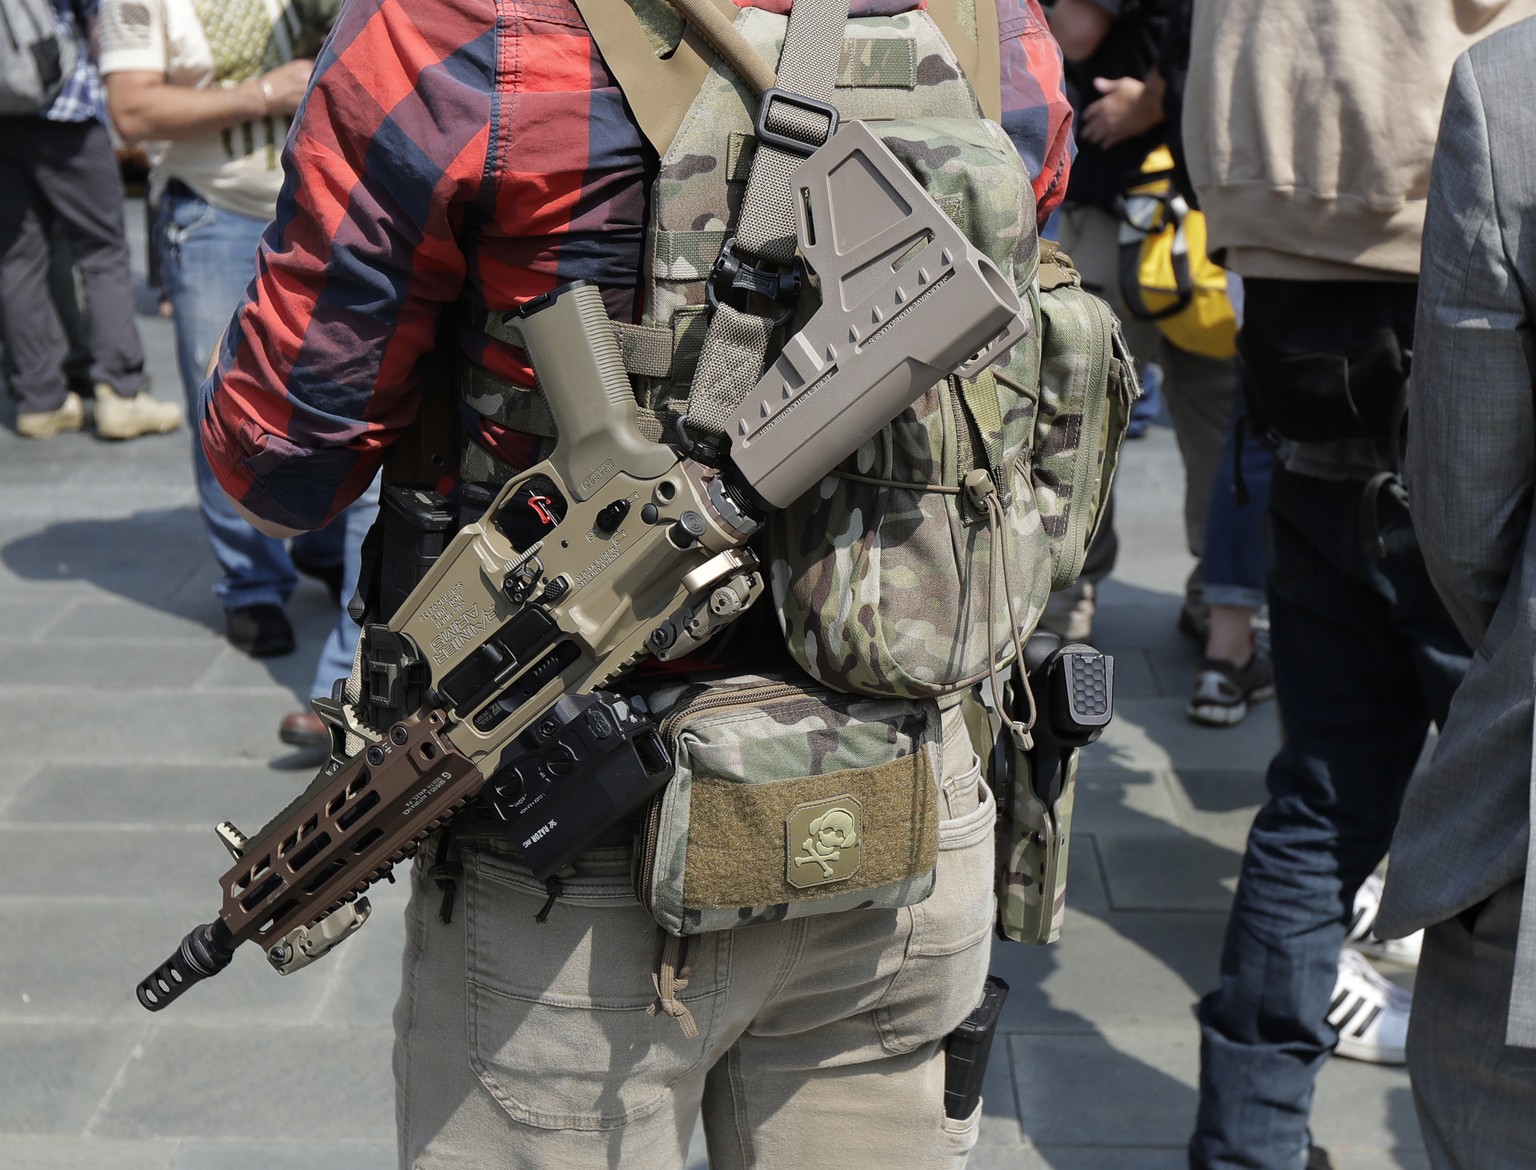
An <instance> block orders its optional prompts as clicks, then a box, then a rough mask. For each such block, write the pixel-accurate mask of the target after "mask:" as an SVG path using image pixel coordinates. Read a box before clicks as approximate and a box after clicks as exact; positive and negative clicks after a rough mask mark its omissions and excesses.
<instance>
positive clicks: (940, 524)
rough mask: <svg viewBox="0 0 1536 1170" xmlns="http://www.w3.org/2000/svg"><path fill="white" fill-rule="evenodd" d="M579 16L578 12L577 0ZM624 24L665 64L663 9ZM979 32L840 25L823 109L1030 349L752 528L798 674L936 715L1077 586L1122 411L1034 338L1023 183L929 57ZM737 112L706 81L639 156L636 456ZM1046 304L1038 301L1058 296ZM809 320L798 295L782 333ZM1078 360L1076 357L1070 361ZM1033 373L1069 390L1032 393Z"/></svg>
mask: <svg viewBox="0 0 1536 1170" xmlns="http://www.w3.org/2000/svg"><path fill="white" fill-rule="evenodd" d="M580 6H581V7H582V8H583V11H584V13H585V12H586V10H587V9H588V8H589V7H591V6H592V0H581V4H580ZM632 7H633V10H634V12H635V13H636V14H637V15H638V16H639V17H640V26H641V28H643V29H644V31H645V34H646V36H647V37H648V38H649V42H650V45H651V47H652V49H653V50H654V51H655V52H657V53H661V54H665V53H668V52H670V51H672V50H673V49H674V48H675V47H676V46H677V45H678V38H679V36H680V35H682V32H683V29H682V24H681V18H680V17H677V16H676V14H675V13H673V12H672V10H671V9H670V8H666V7H664V6H662V5H661V4H659V3H657V2H656V0H638V2H636V3H634V4H633V5H632ZM930 13H931V15H930ZM936 18H937V19H938V20H942V21H943V22H944V24H945V25H946V26H947V27H946V31H947V33H948V37H947V38H946V35H945V33H944V32H941V29H940V26H939V24H937V23H936ZM987 18H990V20H991V21H992V24H991V25H990V26H989V27H990V28H992V29H995V19H996V18H995V13H994V12H992V10H991V8H990V6H989V5H986V4H985V3H983V4H982V5H981V7H980V16H978V6H977V5H976V4H975V0H958V2H956V0H949V2H948V3H947V4H934V5H930V8H929V10H927V11H907V12H902V13H897V14H895V15H891V16H861V17H852V18H850V19H849V20H848V21H847V24H846V26H845V28H844V31H843V46H842V53H841V58H840V61H839V64H838V71H837V84H836V90H835V96H834V98H833V104H835V105H836V106H837V108H838V110H839V112H840V114H841V117H842V119H843V120H844V121H848V120H854V119H857V120H864V121H866V122H867V124H868V125H869V126H870V128H871V129H873V130H874V131H875V132H876V134H878V135H879V137H880V138H881V139H882V141H883V142H884V143H885V145H886V146H887V147H889V148H890V150H891V151H892V153H894V154H895V155H896V156H897V157H898V158H899V159H900V160H901V161H902V162H903V163H905V164H906V165H907V167H908V168H909V169H910V170H911V171H912V172H913V174H914V175H916V176H917V178H918V179H919V181H920V182H921V183H922V184H923V186H924V187H925V188H926V190H927V191H928V192H929V193H930V194H931V195H932V196H933V197H934V199H935V201H936V202H937V203H938V204H939V205H940V206H941V207H942V208H943V209H944V211H945V212H946V213H947V214H948V215H949V216H950V218H951V219H952V220H953V221H954V222H955V223H956V225H957V226H959V227H960V228H961V230H962V231H964V232H965V234H966V235H967V236H968V237H969V238H970V239H971V240H972V241H973V242H974V243H975V244H976V245H977V246H978V247H979V248H980V249H981V250H982V251H983V252H985V253H986V254H987V255H988V256H989V258H990V259H991V260H992V261H993V262H994V263H996V264H997V265H998V267H999V269H1000V270H1001V271H1002V272H1003V273H1004V274H1005V276H1007V277H1008V278H1010V279H1011V280H1012V281H1013V282H1014V285H1015V287H1016V289H1017V290H1018V292H1019V295H1020V299H1021V300H1022V301H1024V302H1025V303H1026V304H1027V305H1029V307H1030V309H1031V311H1032V312H1033V314H1034V316H1035V324H1036V330H1035V335H1034V337H1032V338H1029V339H1026V340H1025V341H1023V342H1021V343H1019V344H1018V345H1016V346H1015V347H1014V349H1013V351H1012V353H1011V355H1010V356H1009V357H1008V358H1007V359H1006V360H1005V361H1003V362H1000V363H998V364H997V365H994V366H993V367H992V368H990V369H989V370H987V371H986V372H985V373H984V374H983V375H982V376H980V377H979V378H977V379H975V380H961V379H958V378H954V377H951V378H949V379H947V380H946V381H944V382H941V383H939V384H938V385H936V386H934V387H933V388H932V389H931V390H930V391H929V392H928V393H927V394H926V395H924V397H923V398H921V399H920V400H919V401H918V402H917V403H915V404H914V405H913V406H912V407H910V408H908V409H907V410H906V411H904V412H903V413H902V414H901V415H900V416H899V417H898V418H897V419H896V420H895V421H894V422H893V423H892V424H891V425H890V426H889V427H888V428H886V429H885V430H884V431H883V432H882V433H881V434H880V435H878V436H877V437H876V438H875V439H872V440H871V441H869V442H867V443H866V444H864V446H863V447H861V448H860V449H859V450H858V451H857V452H856V453H855V455H854V456H853V457H852V458H850V459H849V460H848V461H847V462H846V464H845V465H844V466H843V467H841V468H839V469H838V470H837V471H836V472H834V473H833V474H831V475H829V476H827V477H826V478H825V479H824V480H823V481H822V483H821V484H820V485H819V487H818V488H817V489H815V490H813V491H811V492H808V493H806V495H805V496H803V497H802V498H801V499H800V500H798V501H796V502H795V503H794V504H793V505H791V506H790V507H789V508H787V509H785V510H783V511H781V512H779V513H778V514H776V515H775V516H774V517H773V519H772V520H771V522H770V525H769V532H768V540H767V549H766V551H767V553H768V554H769V564H770V566H771V583H772V589H773V600H774V603H775V608H776V611H777V613H778V617H779V621H780V624H781V627H782V629H783V633H784V636H785V640H786V642H787V644H788V647H789V649H790V652H791V654H792V655H793V657H794V658H795V660H796V661H797V662H798V663H799V664H800V665H801V666H802V667H803V668H804V669H805V670H806V671H807V672H808V673H809V674H810V675H812V676H813V677H814V678H816V679H818V680H820V681H821V682H823V683H825V684H826V685H828V686H831V687H833V688H836V689H839V690H844V691H850V692H855V693H861V694H867V695H874V696H887V697H933V696H942V695H947V694H953V693H956V692H959V691H963V690H964V689H966V688H968V687H969V686H971V685H973V684H974V683H976V682H978V681H980V680H981V679H983V678H985V677H987V675H988V674H989V673H990V672H991V671H992V670H993V669H994V668H995V667H1000V666H1002V665H1005V664H1006V663H1007V662H1008V661H1010V660H1011V659H1012V657H1013V655H1014V642H1013V638H1012V632H1011V629H1010V627H1013V628H1016V629H1018V630H1019V631H1020V632H1026V631H1028V630H1029V629H1031V628H1033V626H1034V625H1035V623H1036V621H1037V620H1038V618H1039V615H1040V612H1041V610H1042V609H1043V608H1044V605H1045V601H1046V598H1047V595H1048V593H1049V592H1050V590H1051V589H1052V588H1060V587H1061V586H1062V585H1064V584H1066V583H1068V582H1070V581H1071V580H1072V579H1073V578H1075V576H1076V574H1077V571H1078V569H1079V568H1080V566H1081V560H1082V555H1083V549H1084V547H1085V546H1086V542H1087V539H1088V537H1089V535H1090V534H1091V529H1092V526H1093V523H1094V521H1095V519H1096V516H1097V512H1098V506H1099V504H1100V502H1101V500H1102V498H1103V494H1104V492H1105V490H1106V489H1107V480H1108V477H1109V474H1110V473H1111V472H1112V469H1113V463H1114V459H1113V456H1114V453H1115V451H1116V449H1117V448H1118V439H1119V435H1120V434H1121V433H1123V427H1124V420H1125V417H1126V415H1127V412H1128V409H1129V396H1130V393H1131V385H1132V383H1131V381H1130V379H1129V377H1128V376H1125V375H1128V369H1129V367H1128V365H1125V366H1122V365H1121V362H1120V360H1119V359H1121V358H1122V356H1123V355H1122V354H1118V353H1115V352H1111V350H1110V348H1109V346H1108V345H1107V337H1108V333H1107V331H1106V332H1105V334H1104V339H1105V341H1104V343H1103V344H1099V345H1098V346H1097V349H1096V350H1095V347H1093V346H1084V344H1083V342H1084V340H1085V338H1084V332H1083V330H1082V329H1081V328H1077V327H1076V326H1074V327H1073V328H1071V329H1067V330H1064V329H1062V328H1060V327H1057V328H1055V329H1054V330H1053V329H1052V327H1051V322H1052V319H1053V317H1054V316H1055V315H1056V314H1055V313H1053V311H1052V310H1053V308H1054V306H1053V305H1052V304H1051V303H1049V300H1048V302H1047V304H1046V312H1045V315H1044V318H1043V319H1042V315H1041V310H1042V302H1041V295H1040V283H1039V280H1038V274H1037V268H1038V266H1039V263H1040V248H1039V242H1038V238H1037V236H1036V233H1035V230H1034V223H1035V206H1034V196H1033V190H1032V188H1031V185H1030V176H1029V175H1028V174H1027V173H1026V172H1025V170H1024V167H1023V165H1022V163H1021V161H1020V159H1019V156H1018V153H1017V151H1016V150H1015V149H1014V147H1013V145H1012V143H1011V142H1010V141H1009V139H1008V137H1007V135H1006V134H1005V133H1004V132H1003V130H1002V128H1001V127H1000V126H999V125H998V124H997V123H996V122H995V121H992V120H989V119H987V118H984V117H983V114H982V110H983V107H984V106H988V107H990V108H993V109H995V107H996V105H997V95H996V93H995V92H994V93H993V94H991V95H989V97H990V100H989V101H985V102H984V101H982V100H981V99H979V98H978V92H977V90H976V89H973V87H972V84H971V82H970V81H968V80H967V72H966V69H967V68H970V69H971V71H972V72H973V73H974V72H976V64H975V61H974V60H972V61H969V62H968V63H967V66H964V67H963V66H962V65H961V63H960V58H958V57H957V55H956V52H955V50H954V49H952V48H951V43H956V44H959V45H960V47H961V51H962V53H963V52H964V51H965V49H967V48H969V49H970V51H971V53H972V54H973V55H974V54H975V53H976V51H977V46H978V45H984V44H986V43H987V41H988V39H989V35H988V33H986V32H984V31H983V26H984V25H986V19H987ZM588 23H589V25H592V26H593V28H594V29H595V30H596V29H598V28H599V27H601V26H600V23H599V22H598V21H597V20H594V19H592V18H591V17H590V16H589V20H588ZM735 27H736V29H737V30H738V31H739V32H740V33H741V34H742V36H743V37H744V38H745V39H746V41H747V42H748V43H749V44H750V45H751V46H752V48H753V49H754V50H755V51H756V53H757V55H758V56H760V57H761V58H762V59H763V60H764V61H769V62H771V61H776V60H778V59H779V53H780V48H781V45H782V43H783V39H784V34H785V27H786V18H785V17H784V16H780V15H775V14H773V13H770V12H768V11H765V10H762V9H755V8H747V9H743V10H741V12H740V13H739V15H737V17H736V20H735ZM990 41H991V44H992V45H993V46H994V47H995V45H996V43H997V41H996V35H995V32H994V33H991V34H990ZM685 43H686V42H685ZM599 44H600V46H601V47H602V48H603V49H604V52H605V54H608V50H609V44H610V42H608V41H605V40H604V39H603V37H602V36H601V35H599ZM981 71H982V72H985V64H984V62H983V68H982V70H981ZM616 72H617V70H616ZM620 82H621V84H623V83H624V78H623V76H622V75H621V76H620ZM991 84H992V85H993V86H994V87H995V86H996V77H995V70H994V76H993V79H992V83H991ZM626 92H627V93H628V89H627V88H626ZM756 104H757V103H756V100H755V98H754V96H753V94H752V92H751V90H750V89H749V87H748V85H747V84H746V83H745V82H744V81H743V80H742V78H741V77H739V76H738V75H737V74H736V73H735V72H733V71H732V70H731V69H730V68H727V67H725V66H724V65H720V64H716V65H714V66H713V67H712V68H710V69H709V71H708V73H707V75H705V77H704V79H703V82H702V84H701V86H700V87H699V89H698V92H697V94H696V96H695V97H694V98H693V100H692V101H691V103H689V105H688V107H687V109H686V112H685V113H684V114H683V115H682V116H681V119H680V121H679V122H677V124H676V130H675V133H674V134H673V135H672V137H671V138H670V141H669V142H668V143H667V146H666V149H665V150H664V151H662V152H661V168H660V172H659V174H658V177H657V180H656V183H655V187H654V189H653V192H652V200H651V221H650V224H649V227H648V233H647V240H648V248H647V253H648V254H647V269H646V273H645V277H646V286H645V298H644V299H645V317H644V320H643V321H642V323H641V325H640V326H639V327H638V328H637V329H630V330H628V331H625V330H622V329H621V337H622V338H623V340H624V342H625V351H626V356H627V364H628V365H629V368H630V372H631V374H632V380H633V382H634V384H635V389H636V395H637V398H638V399H639V403H640V414H641V425H642V429H643V430H645V431H646V432H647V433H648V434H649V435H651V436H652V437H661V436H668V437H671V436H672V435H674V434H675V433H676V430H675V427H676V422H677V420H678V419H679V418H680V417H683V416H685V415H686V414H687V412H688V408H689V402H690V396H691V395H693V394H696V393H697V389H696V387H695V386H694V382H695V371H696V368H697V366H698V362H699V355H700V351H701V349H702V347H703V343H704V335H705V331H706V328H707V326H708V324H709V320H710V313H711V310H710V305H709V302H708V293H707V283H708V277H709V275H710V272H711V269H712V268H713V266H714V265H715V263H716V260H717V258H718V257H719V256H720V254H721V248H722V245H723V243H724V242H725V240H726V239H727V238H728V237H729V236H730V235H731V233H732V230H733V229H734V227H735V216H736V214H737V212H738V209H739V207H740V204H741V201H742V192H743V189H744V187H745V184H746V180H747V177H748V174H749V172H750V170H751V166H752V156H753V152H754V149H755V142H756V140H755V138H754V133H753V131H754V119H753V113H754V111H755V109H756ZM637 112H639V108H638V107H637ZM641 120H642V122H643V121H644V118H642V119H641ZM1074 275H1075V274H1074ZM1046 283H1047V285H1048V286H1049V287H1050V289H1051V290H1052V291H1053V292H1054V290H1055V289H1056V288H1057V287H1059V286H1065V285H1069V284H1071V283H1072V282H1071V281H1069V280H1067V279H1061V278H1059V277H1058V276H1056V275H1053V276H1052V277H1051V278H1050V279H1049V280H1047V282H1046ZM1073 287H1075V285H1073ZM815 307H816V290H815V288H814V286H808V287H807V288H805V289H804V290H803V291H802V294H801V297H800V304H799V307H798V310H797V312H796V315H795V318H794V319H793V320H792V321H791V323H790V324H789V328H788V330H787V332H790V333H792V332H793V331H794V329H795V327H796V325H797V324H798V323H799V322H800V321H803V320H804V319H805V318H806V317H808V316H809V315H810V313H811V312H812V311H813V310H814V309H815ZM1073 319H1074V321H1076V320H1077V319H1078V318H1077V317H1076V316H1074V318H1073ZM1042 340H1045V341H1046V344H1047V346H1048V348H1047V350H1046V351H1045V354H1044V360H1042ZM1063 346H1066V347H1069V349H1070V352H1058V351H1059V350H1061V349H1062V347H1063ZM1090 352H1096V353H1097V358H1096V359H1088V360H1086V361H1085V360H1084V359H1083V358H1082V357H1081V355H1083V354H1087V353H1090ZM1090 366H1091V367H1092V368H1086V367H1090ZM1042 368H1044V371H1045V372H1046V373H1047V375H1048V376H1049V377H1052V378H1054V377H1056V376H1057V375H1060V374H1074V375H1077V377H1076V378H1075V380H1074V379H1073V378H1071V377H1068V378H1066V379H1065V380H1064V381H1063V382H1062V383H1061V384H1059V385H1053V386H1048V387H1046V388H1045V389H1042V388H1041V375H1042ZM1085 375H1086V376H1088V377H1092V378H1094V379H1096V381H1095V382H1094V384H1092V385H1090V384H1088V382H1087V381H1086V380H1085ZM1117 420H1118V421H1117Z"/></svg>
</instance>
